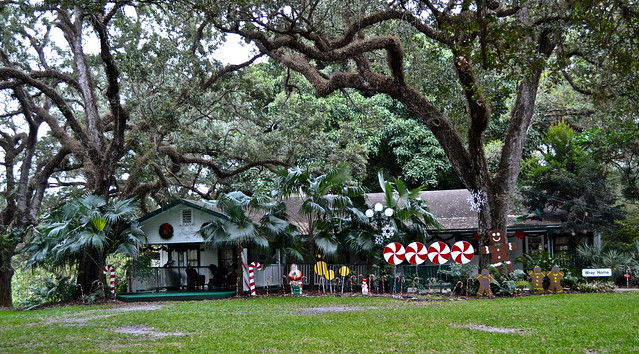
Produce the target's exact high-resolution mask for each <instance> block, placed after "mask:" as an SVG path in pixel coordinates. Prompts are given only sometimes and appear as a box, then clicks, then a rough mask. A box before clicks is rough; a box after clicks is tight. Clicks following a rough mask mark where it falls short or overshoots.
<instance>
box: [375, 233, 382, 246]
mask: <svg viewBox="0 0 639 354" xmlns="http://www.w3.org/2000/svg"><path fill="white" fill-rule="evenodd" d="M375 243H376V244H378V245H381V244H382V243H384V236H382V235H375Z"/></svg>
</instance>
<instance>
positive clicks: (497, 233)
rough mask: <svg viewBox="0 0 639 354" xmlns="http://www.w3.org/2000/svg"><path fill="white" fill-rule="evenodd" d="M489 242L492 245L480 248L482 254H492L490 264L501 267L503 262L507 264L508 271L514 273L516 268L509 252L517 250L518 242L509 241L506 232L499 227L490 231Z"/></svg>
mask: <svg viewBox="0 0 639 354" xmlns="http://www.w3.org/2000/svg"><path fill="white" fill-rule="evenodd" d="M488 242H490V246H483V247H482V248H481V249H480V252H481V254H490V264H491V265H492V266H493V267H499V266H501V265H502V264H506V267H507V270H508V273H512V272H513V271H514V268H513V265H512V263H511V262H510V257H509V256H508V252H509V251H512V250H516V249H517V244H516V243H508V239H507V238H506V233H505V232H504V231H503V230H499V229H495V230H490V232H489V233H488ZM502 272H503V270H502Z"/></svg>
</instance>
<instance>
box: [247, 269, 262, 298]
mask: <svg viewBox="0 0 639 354" xmlns="http://www.w3.org/2000/svg"><path fill="white" fill-rule="evenodd" d="M248 269H249V289H250V290H251V296H255V295H257V294H256V293H255V269H257V270H262V265H261V264H259V263H258V262H251V264H249V268H248Z"/></svg>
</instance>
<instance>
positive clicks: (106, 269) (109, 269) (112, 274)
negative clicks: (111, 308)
mask: <svg viewBox="0 0 639 354" xmlns="http://www.w3.org/2000/svg"><path fill="white" fill-rule="evenodd" d="M102 274H108V275H109V288H110V289H111V294H113V295H114V296H115V268H113V266H112V265H108V266H106V267H104V269H103V270H102Z"/></svg>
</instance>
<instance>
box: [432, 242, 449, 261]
mask: <svg viewBox="0 0 639 354" xmlns="http://www.w3.org/2000/svg"><path fill="white" fill-rule="evenodd" d="M449 258H450V248H449V247H448V245H447V244H445V243H444V242H433V244H431V245H430V247H428V259H430V261H431V262H433V263H435V264H437V265H441V264H444V263H446V262H448V259H449Z"/></svg>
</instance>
